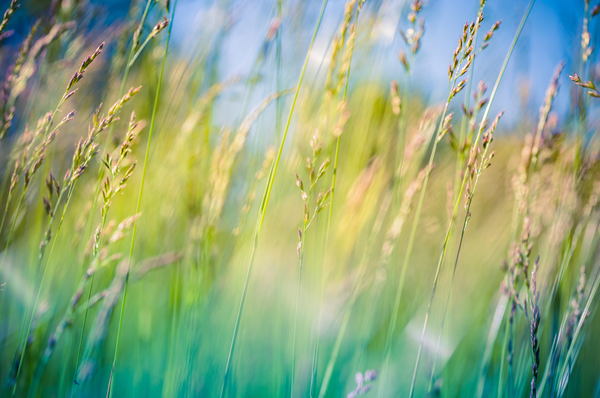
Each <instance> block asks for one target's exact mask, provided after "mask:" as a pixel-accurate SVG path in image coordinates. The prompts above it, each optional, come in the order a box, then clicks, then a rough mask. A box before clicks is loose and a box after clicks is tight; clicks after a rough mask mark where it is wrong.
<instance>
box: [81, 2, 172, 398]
mask: <svg viewBox="0 0 600 398" xmlns="http://www.w3.org/2000/svg"><path fill="white" fill-rule="evenodd" d="M150 1H151V0H148V2H149V3H150ZM176 8H177V0H175V1H174V3H173V10H172V12H171V22H170V23H169V28H168V29H169V30H168V33H167V41H166V43H165V52H164V54H163V58H162V63H161V67H160V75H159V78H158V85H157V88H156V96H155V97H154V105H153V108H152V117H151V119H150V131H149V132H148V143H147V144H146V154H145V155H144V167H143V169H142V181H141V183H140V190H139V193H138V200H137V205H136V211H135V214H139V213H140V209H141V207H142V195H143V193H144V182H145V179H146V171H147V168H148V158H149V157H150V146H151V144H152V133H153V132H154V123H155V121H156V114H157V113H158V103H159V101H160V92H161V88H162V81H163V75H164V72H165V63H166V60H167V54H168V52H169V42H170V40H171V31H172V30H173V23H174V20H175V10H176ZM124 80H125V79H124ZM137 224H138V222H137V219H136V220H135V221H134V223H133V232H132V235H131V245H130V247H129V257H128V262H127V274H126V275H125V283H124V287H123V299H122V301H121V311H120V315H119V326H118V329H117V341H116V343H115V353H114V355H113V361H112V366H111V370H110V377H109V380H108V388H107V397H108V398H112V395H113V387H114V380H113V377H114V371H115V366H116V363H117V357H118V354H119V343H120V340H121V331H122V328H123V315H124V313H125V302H126V300H127V288H128V286H129V276H130V271H131V262H132V258H133V248H134V245H135V236H136V232H137ZM90 291H91V289H90Z"/></svg>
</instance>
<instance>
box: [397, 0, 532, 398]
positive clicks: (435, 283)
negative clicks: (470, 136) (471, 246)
mask: <svg viewBox="0 0 600 398" xmlns="http://www.w3.org/2000/svg"><path fill="white" fill-rule="evenodd" d="M534 3H535V0H530V2H529V5H528V7H527V9H526V10H525V14H524V15H523V18H522V19H521V23H520V25H519V27H518V28H517V31H516V33H515V36H514V38H513V41H512V44H511V46H510V48H509V50H508V53H507V54H506V57H505V58H504V62H503V64H502V67H501V68H500V73H499V74H498V77H497V79H496V83H495V84H494V88H493V89H492V93H491V95H490V99H489V101H488V104H487V106H486V109H485V111H484V113H483V117H482V120H481V123H480V125H479V129H478V133H477V136H476V138H475V141H474V143H473V147H477V146H478V144H479V140H480V138H481V135H482V133H483V130H484V127H485V122H486V120H487V118H488V115H489V111H490V107H491V104H492V103H493V101H494V98H495V97H496V92H497V91H498V87H499V85H500V81H501V80H502V76H503V75H504V71H505V70H506V66H507V65H508V61H509V60H510V57H511V55H512V52H513V50H514V47H515V45H516V43H517V40H518V39H519V37H520V35H521V31H522V30H523V27H524V25H525V22H526V21H527V18H528V17H529V13H530V11H531V8H532V7H533V4H534ZM467 178H468V173H467V172H465V175H464V176H463V181H462V183H461V188H460V191H459V193H458V195H457V196H456V197H457V199H456V202H455V204H454V210H453V213H452V217H451V220H450V221H449V225H448V228H447V230H446V237H445V239H444V245H443V247H442V252H441V254H440V258H439V261H438V265H437V269H436V274H435V277H434V281H433V287H432V291H431V296H430V299H429V304H428V306H427V313H426V315H425V322H424V325H423V331H422V333H421V342H420V344H419V351H418V353H417V360H416V363H415V369H414V372H413V378H412V382H411V388H410V393H409V397H412V395H413V393H414V387H415V382H416V376H417V372H418V368H419V361H420V358H421V352H422V349H423V341H424V337H425V331H426V330H427V323H428V319H429V315H430V311H431V304H432V301H433V297H434V295H435V291H436V287H437V283H438V280H439V276H440V271H441V268H442V266H443V264H444V260H445V257H446V250H447V247H448V241H449V237H450V233H451V230H452V224H453V222H454V220H455V219H456V214H457V212H458V206H459V204H460V199H461V198H462V194H463V192H464V188H465V185H466V182H467ZM469 207H470V203H469ZM468 217H469V212H468V210H467V214H466V215H465V221H464V222H463V228H462V232H461V237H460V243H459V247H458V250H457V256H456V261H455V265H454V270H456V265H457V262H458V256H459V254H460V247H461V245H462V239H463V237H464V231H465V228H466V225H467V223H468V219H469V218H468ZM453 276H454V272H453ZM444 318H445V311H444ZM442 322H443V321H442Z"/></svg>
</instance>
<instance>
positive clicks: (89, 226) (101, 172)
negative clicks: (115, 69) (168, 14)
mask: <svg viewBox="0 0 600 398" xmlns="http://www.w3.org/2000/svg"><path fill="white" fill-rule="evenodd" d="M151 4H152V0H148V2H147V3H146V7H145V8H144V13H143V14H142V19H141V20H140V24H139V25H138V28H137V29H136V32H135V33H134V36H133V43H131V50H130V52H129V58H128V59H127V63H126V64H125V72H124V74H123V79H122V80H121V87H120V88H119V93H118V96H117V98H122V97H123V94H124V93H125V86H126V84H127V78H128V77H129V70H130V69H131V67H132V62H131V60H132V58H133V56H134V55H135V53H136V47H137V46H138V44H139V37H140V36H141V34H142V30H143V28H144V25H145V24H146V19H147V18H148V12H149V11H150V6H151ZM114 129H115V125H114V124H113V125H111V126H110V128H109V130H108V134H107V136H106V142H105V143H104V152H105V153H108V147H109V145H110V142H111V140H112V136H113V133H114ZM103 179H104V167H101V168H100V170H99V171H98V178H97V180H96V187H95V188H94V196H93V199H92V207H91V208H90V212H89V214H88V219H87V222H86V229H85V235H84V241H85V240H86V239H87V237H88V236H91V233H92V226H93V223H94V214H95V211H96V206H97V205H98V197H99V195H100V190H101V189H102V180H103ZM84 251H85V245H84ZM83 258H85V256H83ZM80 344H81V342H80Z"/></svg>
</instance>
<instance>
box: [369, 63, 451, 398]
mask: <svg viewBox="0 0 600 398" xmlns="http://www.w3.org/2000/svg"><path fill="white" fill-rule="evenodd" d="M457 79H458V73H454V75H453V76H452V81H451V82H450V84H449V87H448V96H447V100H446V103H445V105H444V110H443V112H442V116H441V118H440V123H439V126H438V129H437V132H436V134H435V135H434V136H433V140H434V142H433V148H432V150H431V154H430V156H429V162H428V164H427V169H426V172H425V179H424V180H423V187H422V189H421V194H420V195H419V202H418V204H417V210H416V213H415V218H414V220H413V225H412V228H411V231H410V236H409V239H408V244H407V248H406V253H405V256H404V262H403V264H402V270H401V273H400V282H399V284H398V289H397V291H396V298H395V300H394V307H393V310H392V320H391V322H390V326H389V328H388V333H387V337H386V343H385V348H384V357H385V359H384V365H383V368H386V367H387V364H388V363H389V357H390V348H391V341H392V336H393V334H394V332H395V330H396V323H397V321H398V310H399V309H400V301H401V298H402V291H403V289H404V281H405V279H406V270H407V268H408V267H407V266H408V262H409V261H410V256H411V254H412V247H413V244H414V240H415V236H416V234H417V226H418V224H419V217H420V215H421V208H422V207H423V202H424V200H425V193H426V191H427V183H428V182H429V175H430V173H431V169H432V166H433V159H434V158H435V153H436V150H437V146H438V143H439V141H440V140H439V139H438V137H439V136H440V135H441V134H442V130H443V128H444V127H443V126H444V119H445V118H446V114H447V112H448V107H449V105H450V99H451V93H452V90H454V87H455V86H456V81H457ZM385 383H386V375H385V373H382V377H381V383H380V387H379V394H378V396H379V397H382V396H384V391H385Z"/></svg>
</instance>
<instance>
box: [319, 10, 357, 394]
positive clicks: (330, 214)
mask: <svg viewBox="0 0 600 398" xmlns="http://www.w3.org/2000/svg"><path fill="white" fill-rule="evenodd" d="M364 2H365V0H358V2H357V4H356V12H355V16H354V32H356V28H357V26H358V17H359V15H360V11H361V9H362V6H363V4H364ZM350 34H351V35H352V33H350ZM353 54H354V43H352V47H351V48H350V55H349V58H348V70H347V71H346V81H345V83H344V94H343V96H342V103H345V101H346V98H347V95H348V81H349V80H350V69H352V55H353ZM341 137H342V135H341V134H340V135H338V137H337V139H336V143H335V158H334V161H333V175H332V177H331V199H330V201H329V211H328V214H327V227H326V230H325V248H324V249H323V250H324V257H325V258H324V260H323V268H322V270H321V290H320V293H319V310H320V309H321V308H322V306H323V293H324V290H325V275H326V273H327V272H326V271H327V267H326V266H327V251H328V248H329V236H330V232H331V220H332V218H333V199H334V196H335V185H336V180H337V168H338V160H339V155H340V139H341ZM320 329H321V316H320V314H319V317H318V319H317V341H316V343H315V349H314V352H313V358H312V371H311V378H310V389H309V395H310V397H313V396H314V394H313V392H314V388H315V387H316V384H317V372H318V365H319V351H320V343H321V335H320V332H319V330H320ZM336 344H337V343H336ZM332 357H333V355H332ZM334 362H335V360H334ZM323 382H324V383H325V381H323ZM326 389H327V386H325V390H326ZM321 391H322V392H319V395H321V394H322V393H323V394H324V393H325V391H324V390H323V387H322V386H321Z"/></svg>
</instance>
